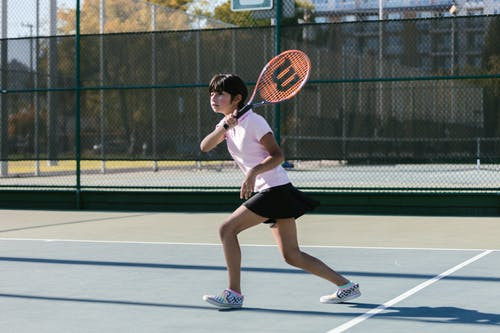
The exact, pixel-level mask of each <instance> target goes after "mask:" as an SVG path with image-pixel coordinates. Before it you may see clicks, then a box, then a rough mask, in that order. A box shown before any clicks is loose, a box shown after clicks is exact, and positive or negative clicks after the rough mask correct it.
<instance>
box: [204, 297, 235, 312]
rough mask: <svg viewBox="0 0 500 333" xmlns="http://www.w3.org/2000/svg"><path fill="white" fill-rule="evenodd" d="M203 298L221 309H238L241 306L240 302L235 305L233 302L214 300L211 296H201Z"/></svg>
mask: <svg viewBox="0 0 500 333" xmlns="http://www.w3.org/2000/svg"><path fill="white" fill-rule="evenodd" d="M203 300H204V301H205V302H207V303H210V304H212V305H214V306H216V307H218V308H222V309H239V308H241V307H242V304H240V305H235V304H224V303H219V302H217V301H214V300H212V299H211V298H208V297H207V298H205V297H203Z"/></svg>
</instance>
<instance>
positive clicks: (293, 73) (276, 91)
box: [236, 50, 311, 118]
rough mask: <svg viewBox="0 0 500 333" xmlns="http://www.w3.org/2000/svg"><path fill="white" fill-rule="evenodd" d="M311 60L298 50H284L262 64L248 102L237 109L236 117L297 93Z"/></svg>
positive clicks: (309, 67)
mask: <svg viewBox="0 0 500 333" xmlns="http://www.w3.org/2000/svg"><path fill="white" fill-rule="evenodd" d="M310 71H311V61H310V60H309V57H308V56H307V55H306V54H305V53H304V52H302V51H300V50H288V51H284V52H282V53H280V54H278V55H277V56H275V57H274V58H272V59H271V60H269V62H268V63H267V64H266V66H264V68H263V69H262V71H261V72H260V75H259V78H258V79H257V83H256V84H255V88H254V89H253V93H252V96H251V97H250V100H249V101H248V103H247V104H246V105H245V106H244V107H242V108H241V109H240V110H238V113H237V114H236V118H239V117H241V116H242V115H244V114H245V113H246V112H247V111H248V110H250V109H252V108H255V107H258V106H262V105H266V104H274V103H280V102H283V101H286V100H288V99H290V98H292V97H293V96H295V95H297V93H298V92H299V91H300V89H301V88H302V87H303V86H304V84H305V83H306V82H307V79H308V78H309V73H310Z"/></svg>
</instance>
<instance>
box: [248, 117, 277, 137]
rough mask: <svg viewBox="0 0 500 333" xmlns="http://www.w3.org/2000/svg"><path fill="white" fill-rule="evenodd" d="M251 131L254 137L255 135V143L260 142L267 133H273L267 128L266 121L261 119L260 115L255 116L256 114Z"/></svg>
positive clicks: (269, 127)
mask: <svg viewBox="0 0 500 333" xmlns="http://www.w3.org/2000/svg"><path fill="white" fill-rule="evenodd" d="M253 130H254V135H255V138H256V139H257V141H260V139H262V137H263V136H264V135H266V134H267V133H269V132H271V133H272V132H273V130H272V129H271V126H269V124H268V123H267V121H266V119H264V117H262V116H261V115H259V114H256V113H255V120H254V126H253Z"/></svg>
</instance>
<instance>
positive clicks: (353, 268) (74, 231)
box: [0, 210, 500, 333]
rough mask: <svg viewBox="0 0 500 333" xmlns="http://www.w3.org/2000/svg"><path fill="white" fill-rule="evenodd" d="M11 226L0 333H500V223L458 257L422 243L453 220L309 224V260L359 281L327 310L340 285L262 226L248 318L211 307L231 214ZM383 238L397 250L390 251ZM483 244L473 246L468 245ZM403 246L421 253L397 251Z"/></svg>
mask: <svg viewBox="0 0 500 333" xmlns="http://www.w3.org/2000/svg"><path fill="white" fill-rule="evenodd" d="M0 216H1V217H2V218H0V249H1V250H0V272H1V274H0V332H6V333H7V332H15V333H23V332H499V331H500V301H499V296H500V252H499V248H500V246H498V247H494V246H492V243H491V240H492V242H493V245H495V243H494V242H495V239H500V237H498V236H500V234H499V233H498V231H499V230H500V219H496V218H490V219H482V220H481V219H480V220H479V221H474V219H470V220H466V219H458V220H457V221H456V222H457V224H458V225H460V228H461V229H463V230H462V231H463V232H466V231H465V229H466V227H465V226H467V225H469V223H470V228H471V230H473V229H474V223H477V225H481V224H487V225H489V226H490V227H491V228H489V230H482V231H478V232H477V233H476V234H473V233H470V234H464V235H463V238H464V240H457V243H456V244H454V243H453V240H450V239H447V238H446V237H445V236H443V239H445V240H446V241H443V243H445V244H444V245H457V244H458V245H460V244H466V245H467V246H464V247H463V248H457V247H449V246H443V247H425V246H414V245H415V244H417V243H418V242H419V239H415V238H418V237H422V240H421V242H422V244H424V245H425V244H428V241H426V240H425V239H423V238H424V237H426V234H425V233H426V232H429V233H432V234H433V235H434V236H436V233H438V232H443V233H446V229H447V228H450V230H451V229H455V230H456V228H454V227H453V225H452V224H451V223H453V221H452V220H446V219H443V220H439V219H437V218H434V219H432V218H429V219H430V220H429V219H424V218H413V219H412V218H409V217H405V218H399V217H386V218H380V217H379V218H371V217H367V216H364V217H363V216H359V217H352V216H351V217H343V216H324V215H323V216H315V215H311V216H310V217H304V221H303V222H299V223H304V224H303V225H301V227H300V230H299V233H300V232H302V234H303V235H304V236H303V242H307V244H306V245H304V246H302V250H303V251H305V252H307V253H309V254H312V255H314V256H316V257H318V258H319V259H321V260H323V261H324V262H326V263H327V264H329V265H330V266H332V267H333V268H334V269H336V270H337V271H339V272H341V273H342V274H344V275H346V276H347V277H348V278H350V279H351V280H353V281H356V282H358V283H359V284H360V287H361V291H362V296H361V297H360V298H358V299H356V300H354V301H352V302H351V303H347V304H335V305H333V304H329V305H325V304H321V303H319V297H320V296H321V295H324V294H328V293H332V292H333V291H334V286H333V285H331V284H330V283H329V282H327V281H324V280H322V279H320V278H318V277H315V276H313V275H311V274H308V273H305V272H303V271H301V270H298V269H295V268H293V267H291V266H289V265H287V264H286V263H285V262H284V261H283V259H282V258H281V256H280V254H279V252H278V250H277V248H276V247H275V246H274V245H272V242H270V238H266V237H267V236H264V235H267V234H268V233H269V231H268V230H269V229H268V228H267V227H265V226H258V227H256V229H255V231H251V230H249V231H248V235H247V236H245V237H247V238H245V237H243V234H242V244H245V245H242V257H243V261H242V266H243V272H242V286H243V292H244V294H245V304H244V308H243V309H240V310H218V309H216V308H214V307H212V306H211V305H209V304H207V303H205V302H204V301H203V300H202V296H203V294H207V293H209V294H212V293H218V292H220V291H221V290H222V289H223V288H224V287H226V278H227V276H226V270H225V262H224V257H223V253H222V247H221V246H220V245H219V244H218V243H217V242H216V241H213V240H214V239H216V229H215V230H213V234H210V235H209V236H208V235H207V236H206V237H205V240H206V241H205V242H203V241H202V240H204V239H203V238H204V235H203V233H204V232H206V231H205V228H206V230H209V229H212V228H213V227H215V228H216V224H217V223H218V222H216V221H218V220H219V219H220V218H223V216H224V214H206V215H204V214H196V215H193V214H181V215H179V214H167V213H165V214H138V213H96V212H93V213H84V212H34V211H32V212H25V211H1V210H0ZM190 220H192V222H188V221H190ZM328 220H330V222H328ZM370 220H371V222H372V223H375V224H377V223H379V229H381V226H382V225H387V224H388V225H392V226H393V229H394V230H393V231H395V232H396V231H397V230H399V229H400V228H404V224H406V225H407V226H408V228H409V229H411V228H414V227H418V225H419V224H423V225H426V223H432V224H438V225H440V226H438V228H437V229H436V230H434V231H432V232H431V231H429V230H426V231H423V232H422V233H421V234H419V233H418V232H413V233H412V235H409V236H408V237H410V236H411V237H412V238H413V240H410V239H408V240H404V239H401V236H400V235H398V236H397V237H398V239H395V238H394V237H390V236H389V234H390V233H391V230H390V229H389V230H378V231H377V232H378V233H379V238H377V240H376V246H367V243H368V242H370V239H372V237H373V236H375V235H374V234H373V232H374V231H373V230H372V231H370V232H372V234H368V235H358V236H356V235H353V233H355V232H356V230H353V229H349V228H359V227H360V224H361V223H363V221H366V222H367V223H368V222H370ZM335 221H337V222H335ZM355 221H357V222H355ZM188 223H192V228H191V226H190V225H189V224H188ZM308 225H310V226H311V229H308V228H309V227H308ZM320 225H321V227H320ZM330 229H331V232H330V236H331V237H327V238H328V239H330V241H331V245H327V244H324V243H325V242H327V241H325V238H324V236H325V230H330ZM366 230H370V229H369V227H366ZM319 231H320V232H321V233H322V235H316V234H315V233H317V232H319ZM370 232H368V233H370ZM457 232H460V230H459V231H457ZM344 233H346V234H344ZM482 233H485V234H491V233H494V235H493V236H492V238H487V237H488V235H485V236H484V237H485V239H486V241H485V242H483V245H486V246H481V243H482V241H481V236H482ZM200 234H201V235H200ZM343 234H344V235H345V236H344V237H343ZM384 234H385V235H386V239H387V245H388V246H381V245H380V242H381V239H380V237H381V235H384ZM127 235H128V236H127ZM145 235H150V236H149V237H148V236H145ZM495 235H496V236H495ZM474 237H479V238H478V239H476V240H475V242H476V243H477V245H478V246H477V247H476V248H473V247H471V246H469V244H471V242H470V239H471V238H474ZM157 238H164V239H165V241H159V240H158V239H157ZM141 239H143V240H141ZM259 239H260V240H261V241H260V242H259ZM314 239H318V243H322V244H313V241H314ZM465 239H468V241H469V243H467V242H464V243H461V242H463V241H465ZM175 240H178V241H175ZM190 240H195V241H190ZM346 242H347V243H351V245H346V244H345V243H346ZM398 242H399V243H401V242H403V243H408V244H412V246H409V247H403V246H393V245H395V244H396V245H399V243H398ZM488 242H489V243H488ZM499 242H500V240H499ZM336 243H337V244H338V243H340V244H341V245H336Z"/></svg>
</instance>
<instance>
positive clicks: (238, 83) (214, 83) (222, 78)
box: [208, 74, 248, 109]
mask: <svg viewBox="0 0 500 333" xmlns="http://www.w3.org/2000/svg"><path fill="white" fill-rule="evenodd" d="M223 91H225V92H227V93H229V94H230V95H231V100H232V99H233V98H234V97H236V95H241V101H240V102H239V103H238V108H240V109H241V108H242V107H243V106H245V101H246V99H247V96H248V90H247V86H246V85H245V83H244V82H243V80H242V79H241V78H240V77H239V76H238V75H234V74H217V75H214V77H213V78H212V80H210V85H209V87H208V92H209V93H213V92H219V93H220V92H223Z"/></svg>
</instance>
